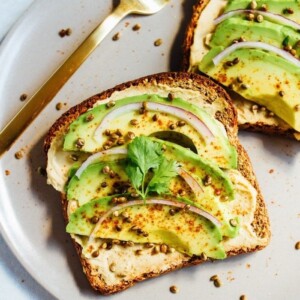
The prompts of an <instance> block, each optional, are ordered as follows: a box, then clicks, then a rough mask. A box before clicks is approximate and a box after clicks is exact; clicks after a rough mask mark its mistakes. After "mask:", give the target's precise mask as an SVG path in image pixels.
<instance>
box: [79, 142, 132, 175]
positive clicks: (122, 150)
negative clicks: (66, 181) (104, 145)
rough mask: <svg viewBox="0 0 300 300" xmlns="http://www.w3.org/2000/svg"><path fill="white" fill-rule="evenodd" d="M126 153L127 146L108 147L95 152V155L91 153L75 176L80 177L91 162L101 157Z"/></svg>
mask: <svg viewBox="0 0 300 300" xmlns="http://www.w3.org/2000/svg"><path fill="white" fill-rule="evenodd" d="M118 154H120V155H126V154H127V149H126V148H118V147H116V148H112V149H108V150H104V151H101V152H98V153H95V154H93V155H91V156H90V157H89V158H88V159H87V160H86V161H84V163H83V164H82V165H81V166H80V168H79V169H78V170H77V171H76V173H75V176H76V177H77V178H80V176H81V174H82V172H83V171H84V170H85V169H86V168H87V167H88V166H89V165H90V164H91V163H93V162H94V161H95V160H96V159H100V158H102V157H104V156H108V155H118Z"/></svg>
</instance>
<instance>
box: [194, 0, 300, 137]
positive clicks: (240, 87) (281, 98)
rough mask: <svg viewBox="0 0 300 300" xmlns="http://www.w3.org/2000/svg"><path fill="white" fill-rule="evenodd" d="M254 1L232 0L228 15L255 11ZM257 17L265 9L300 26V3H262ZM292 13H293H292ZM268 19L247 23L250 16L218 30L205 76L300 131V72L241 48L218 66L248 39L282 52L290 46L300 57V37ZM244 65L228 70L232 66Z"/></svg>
mask: <svg viewBox="0 0 300 300" xmlns="http://www.w3.org/2000/svg"><path fill="white" fill-rule="evenodd" d="M250 3H251V1H244V0H235V1H228V4H227V6H226V8H225V12H228V11H232V10H236V9H249V8H250ZM257 4H258V6H257V9H258V11H257V14H259V9H260V8H261V6H262V5H263V4H266V5H267V11H268V12H271V13H276V14H281V15H282V16H284V17H286V18H288V19H292V20H294V21H297V22H299V21H300V1H275V0H273V1H257ZM287 8H290V9H292V10H293V13H290V14H288V13H286V9H287ZM279 22H280V21H276V22H275V21H273V20H271V19H268V18H267V17H264V19H263V21H262V22H257V21H256V20H253V21H249V20H247V14H244V13H243V14H239V15H235V16H232V17H230V18H228V19H226V20H224V21H223V22H221V23H220V24H218V25H217V27H216V28H215V30H214V32H213V33H212V36H211V39H210V42H209V48H210V51H209V52H208V53H207V54H206V55H205V56H204V57H203V59H202V61H201V62H200V63H199V64H198V69H199V71H201V72H203V73H205V74H207V75H209V76H210V77H212V78H214V79H216V80H217V81H218V82H220V83H221V84H223V85H224V86H227V87H229V88H230V89H232V90H233V91H235V92H236V93H238V94H239V95H241V96H242V97H243V98H245V99H247V100H250V101H253V102H255V103H257V104H259V105H262V106H265V107H266V108H268V109H269V110H270V111H272V112H273V113H274V114H275V115H277V116H278V117H280V118H281V119H283V120H284V121H286V122H287V123H288V124H289V125H290V126H291V127H292V128H294V129H295V130H297V131H300V112H299V111H298V109H297V107H298V106H299V105H300V89H299V87H300V68H299V67H297V66H296V65H295V64H293V63H292V62H289V61H287V60H286V59H285V58H283V57H280V56H278V55H277V54H275V53H274V52H271V51H265V50H261V49H255V48H251V49H249V48H240V49H237V50H235V51H234V52H232V53H231V54H229V55H227V56H226V57H224V59H223V61H221V62H220V63H219V64H218V65H217V66H215V65H214V64H213V61H212V60H213V59H214V58H215V57H216V56H217V55H218V54H219V53H220V52H222V51H223V50H225V49H226V48H227V47H229V46H231V45H232V44H233V41H234V40H238V39H240V38H243V39H244V41H247V42H251V41H253V42H263V43H266V44H269V45H272V46H275V47H277V48H279V49H283V48H284V47H285V46H289V47H292V49H294V50H295V51H296V57H297V58H298V55H299V54H300V47H299V46H298V45H299V44H298V42H299V40H300V33H299V32H298V31H297V30H295V29H293V28H292V27H289V26H287V25H283V24H280V23H279ZM237 59H238V62H237V63H236V64H233V65H231V66H230V65H229V66H228V62H232V61H233V60H237Z"/></svg>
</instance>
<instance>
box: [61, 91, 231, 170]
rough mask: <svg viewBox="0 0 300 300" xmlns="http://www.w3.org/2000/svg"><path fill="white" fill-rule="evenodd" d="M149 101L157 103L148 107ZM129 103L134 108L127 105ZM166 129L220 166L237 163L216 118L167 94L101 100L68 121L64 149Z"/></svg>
mask: <svg viewBox="0 0 300 300" xmlns="http://www.w3.org/2000/svg"><path fill="white" fill-rule="evenodd" d="M147 103H148V107H147ZM149 103H153V104H154V106H155V105H156V106H157V107H156V108H155V109H154V108H151V107H149ZM134 104H137V105H138V107H136V106H134ZM159 105H162V106H163V107H164V108H165V111H164V112H162V111H161V110H160V109H161V107H162V106H160V108H159V107H158V106H159ZM130 107H133V108H132V109H129V108H130ZM173 108H177V110H179V114H180V115H182V114H185V115H188V117H187V118H188V119H189V122H187V121H183V120H182V119H180V117H179V116H178V115H176V113H174V114H173V113H172V109H173ZM118 110H119V113H118ZM166 111H167V112H166ZM173 111H174V109H173ZM111 112H115V113H116V116H114V117H113V118H111V120H110V119H109V120H110V121H107V120H108V119H107V118H106V116H107V115H109V113H111ZM141 112H142V113H141ZM177 112H178V111H177ZM105 118H106V121H107V122H104V123H105V124H104V123H103V122H102V121H103V120H104V119H105ZM191 119H194V120H195V119H196V120H198V121H197V122H198V123H202V125H201V126H202V128H204V130H206V132H209V134H210V135H211V136H210V138H204V137H203V135H202V134H201V133H200V132H199V128H195V127H194V123H193V121H190V120H191ZM100 124H102V125H101V126H103V128H102V127H100V129H101V130H100V132H99V128H98V127H99V125H100ZM103 124H104V125H103ZM201 126H200V127H201ZM97 128H98V130H97ZM102 129H103V130H102ZM165 130H174V131H175V130H176V131H178V132H180V133H183V134H185V135H187V136H188V137H189V138H191V139H192V141H193V143H194V144H195V146H196V148H197V151H198V154H199V155H200V156H201V157H204V158H207V159H210V160H212V161H214V162H215V163H216V164H217V165H218V166H219V167H221V168H225V169H227V168H228V169H230V168H236V167H237V154H236V150H235V148H234V147H233V146H232V145H231V144H230V143H229V141H228V137H227V136H226V133H225V132H224V128H222V125H220V124H219V123H218V121H216V120H215V119H214V118H213V117H211V116H210V115H209V114H207V113H206V111H205V110H203V109H202V108H200V107H198V106H196V105H194V104H191V103H189V102H187V101H184V100H182V99H180V98H174V99H172V101H170V99H169V98H163V97H160V96H158V95H139V96H134V97H128V98H124V99H120V100H118V101H116V102H113V103H110V104H108V103H107V104H100V105H98V106H96V107H95V108H93V109H91V110H89V111H88V112H86V113H84V114H82V115H81V116H80V117H79V118H78V119H76V120H75V121H74V122H73V123H72V124H71V125H70V128H69V132H68V133H67V134H66V136H65V140H64V150H67V151H70V150H79V151H84V152H97V151H100V150H103V149H106V148H107V147H113V146H116V145H118V144H124V143H127V142H130V140H131V138H132V136H140V135H151V134H152V133H154V132H157V131H165Z"/></svg>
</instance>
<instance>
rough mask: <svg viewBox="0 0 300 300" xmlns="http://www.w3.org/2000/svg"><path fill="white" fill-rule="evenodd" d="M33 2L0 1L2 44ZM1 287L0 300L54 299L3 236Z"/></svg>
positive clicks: (0, 241)
mask: <svg viewBox="0 0 300 300" xmlns="http://www.w3.org/2000/svg"><path fill="white" fill-rule="evenodd" d="M32 2H33V0H0V43H1V41H2V40H3V39H5V35H6V34H7V32H8V31H9V30H10V29H11V28H12V27H13V26H14V24H15V22H16V21H17V20H18V18H20V17H21V16H22V14H24V13H26V10H27V9H28V8H29V7H30V5H31V3H32ZM0 46H1V44H0ZM0 287H1V292H0V300H8V299H13V300H26V299H43V300H50V299H54V298H53V297H52V296H51V295H50V294H49V293H48V292H47V291H45V290H44V289H43V288H42V287H41V286H40V285H39V284H38V283H37V282H36V281H35V280H34V279H33V278H32V277H31V276H30V274H29V273H28V272H27V271H26V270H25V269H24V268H23V266H22V265H21V264H20V263H19V261H18V260H17V259H16V258H15V256H14V255H13V253H12V252H11V250H10V249H9V247H8V246H7V244H6V242H5V241H4V239H3V238H2V236H1V234H0Z"/></svg>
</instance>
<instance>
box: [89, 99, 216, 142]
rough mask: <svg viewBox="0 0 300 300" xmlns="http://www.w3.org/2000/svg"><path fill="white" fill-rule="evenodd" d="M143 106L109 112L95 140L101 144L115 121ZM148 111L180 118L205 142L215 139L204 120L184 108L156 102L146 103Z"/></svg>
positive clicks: (131, 106)
mask: <svg viewBox="0 0 300 300" xmlns="http://www.w3.org/2000/svg"><path fill="white" fill-rule="evenodd" d="M141 105H142V103H141V102H136V103H131V104H127V105H124V106H121V107H118V108H115V109H113V110H112V111H111V112H109V113H108V114H107V115H106V116H105V117H104V118H103V120H102V122H101V123H100V125H99V126H98V127H97V129H96V131H95V134H94V138H95V140H96V141H97V142H99V143H101V142H102V134H103V131H104V130H105V129H106V128H108V127H110V126H109V125H110V124H112V122H113V120H114V119H116V118H117V117H118V116H120V115H123V114H126V113H128V112H131V111H133V110H136V111H137V110H139V109H140V108H141ZM146 109H148V110H151V111H155V112H163V113H167V114H170V115H173V116H175V117H178V118H180V119H181V120H183V121H185V122H186V123H189V124H190V125H191V126H192V127H194V128H195V129H196V130H197V131H198V132H199V133H200V134H201V135H202V136H203V138H204V140H205V141H207V140H209V139H211V138H213V137H214V135H213V133H212V132H211V130H210V129H209V128H208V126H207V125H206V124H205V123H204V122H203V121H202V120H200V119H199V117H198V116H196V115H194V114H193V113H191V112H189V111H186V110H184V109H183V108H180V107H177V106H172V105H165V104H161V103H156V102H146Z"/></svg>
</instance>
